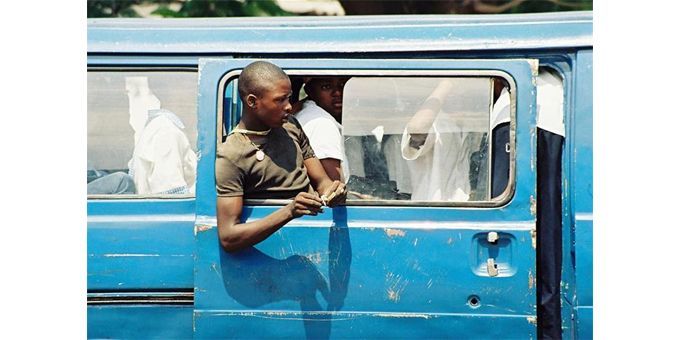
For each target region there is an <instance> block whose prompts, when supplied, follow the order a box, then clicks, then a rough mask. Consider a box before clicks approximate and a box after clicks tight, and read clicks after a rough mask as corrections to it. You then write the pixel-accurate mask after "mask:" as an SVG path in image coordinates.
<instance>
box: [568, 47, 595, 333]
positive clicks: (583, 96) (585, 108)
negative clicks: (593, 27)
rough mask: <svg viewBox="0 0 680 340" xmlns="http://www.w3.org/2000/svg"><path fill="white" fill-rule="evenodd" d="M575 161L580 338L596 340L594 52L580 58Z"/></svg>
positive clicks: (574, 132)
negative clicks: (594, 287) (594, 288)
mask: <svg viewBox="0 0 680 340" xmlns="http://www.w3.org/2000/svg"><path fill="white" fill-rule="evenodd" d="M576 62H577V69H576V90H575V98H576V100H575V103H574V116H575V117H574V118H575V120H574V123H573V125H572V132H573V138H574V149H573V154H574V155H573V158H572V159H573V161H572V162H571V166H572V167H573V169H572V174H573V177H572V178H571V182H572V185H571V186H570V187H569V188H570V189H571V190H572V192H573V196H572V197H573V198H572V211H573V214H574V215H573V218H574V234H575V238H574V241H575V242H574V244H575V249H574V256H575V258H576V264H575V272H576V282H575V283H576V303H575V307H576V308H577V310H578V313H577V315H579V321H578V329H577V336H578V337H579V338H583V339H587V338H592V332H593V330H592V327H593V320H592V317H593V313H592V307H593V51H592V50H584V51H579V52H578V54H577V57H576Z"/></svg>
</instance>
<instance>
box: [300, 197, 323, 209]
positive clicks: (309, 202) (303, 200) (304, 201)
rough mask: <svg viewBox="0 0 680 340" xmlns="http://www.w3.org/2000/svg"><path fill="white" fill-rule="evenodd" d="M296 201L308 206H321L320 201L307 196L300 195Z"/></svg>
mask: <svg viewBox="0 0 680 340" xmlns="http://www.w3.org/2000/svg"><path fill="white" fill-rule="evenodd" d="M295 201H296V202H298V203H301V204H304V205H305V206H308V207H316V208H320V207H321V202H319V201H317V200H313V199H309V198H305V197H299V198H298V199H296V200H295Z"/></svg>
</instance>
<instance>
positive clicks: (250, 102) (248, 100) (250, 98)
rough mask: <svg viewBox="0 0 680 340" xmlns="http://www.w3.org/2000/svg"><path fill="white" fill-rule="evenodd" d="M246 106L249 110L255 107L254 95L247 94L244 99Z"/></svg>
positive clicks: (255, 98) (255, 99)
mask: <svg viewBox="0 0 680 340" xmlns="http://www.w3.org/2000/svg"><path fill="white" fill-rule="evenodd" d="M246 105H248V107H249V108H251V109H254V108H255V107H256V106H257V97H256V96H255V95H254V94H249V95H248V96H247V97H246Z"/></svg>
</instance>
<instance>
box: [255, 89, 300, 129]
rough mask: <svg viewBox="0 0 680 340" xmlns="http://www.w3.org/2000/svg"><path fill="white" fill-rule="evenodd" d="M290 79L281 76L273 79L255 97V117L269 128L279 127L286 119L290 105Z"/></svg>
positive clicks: (289, 112)
mask: <svg viewBox="0 0 680 340" xmlns="http://www.w3.org/2000/svg"><path fill="white" fill-rule="evenodd" d="M291 93H292V91H291V86H290V80H289V79H288V78H282V79H279V80H277V81H275V82H274V83H273V84H272V85H271V86H270V87H269V89H267V90H265V91H264V92H263V93H262V95H261V96H260V97H259V98H258V99H257V101H258V103H257V111H256V114H257V117H258V119H259V120H260V121H261V122H262V123H263V124H265V125H267V126H269V127H270V128H276V127H281V126H282V125H283V124H284V123H285V122H287V121H288V116H289V115H290V114H291V111H292V109H293V108H292V107H291V105H290V95H291Z"/></svg>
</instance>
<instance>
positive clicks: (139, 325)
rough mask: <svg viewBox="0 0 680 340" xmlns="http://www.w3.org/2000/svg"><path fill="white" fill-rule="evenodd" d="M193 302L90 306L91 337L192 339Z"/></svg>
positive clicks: (89, 336)
mask: <svg viewBox="0 0 680 340" xmlns="http://www.w3.org/2000/svg"><path fill="white" fill-rule="evenodd" d="M192 312H193V307H192V306H163V305H127V306H117V305H110V306H88V307H87V325H88V327H87V338H88V339H190V338H191V337H192V333H193V332H192V324H193V317H192Z"/></svg>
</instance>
